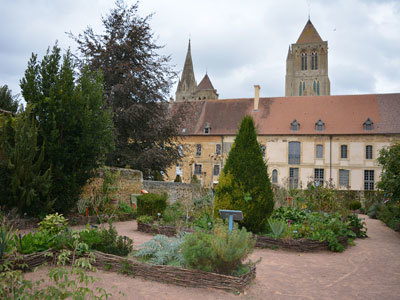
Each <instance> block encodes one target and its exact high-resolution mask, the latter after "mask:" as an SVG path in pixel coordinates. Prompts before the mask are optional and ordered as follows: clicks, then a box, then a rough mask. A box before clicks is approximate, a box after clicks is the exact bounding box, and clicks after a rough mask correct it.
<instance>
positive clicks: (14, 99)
mask: <svg viewBox="0 0 400 300" xmlns="http://www.w3.org/2000/svg"><path fill="white" fill-rule="evenodd" d="M18 104H19V100H18V95H13V94H12V91H11V90H10V89H9V88H8V86H7V85H6V84H5V85H3V86H0V109H4V110H7V111H11V112H13V113H15V112H17V109H18Z"/></svg>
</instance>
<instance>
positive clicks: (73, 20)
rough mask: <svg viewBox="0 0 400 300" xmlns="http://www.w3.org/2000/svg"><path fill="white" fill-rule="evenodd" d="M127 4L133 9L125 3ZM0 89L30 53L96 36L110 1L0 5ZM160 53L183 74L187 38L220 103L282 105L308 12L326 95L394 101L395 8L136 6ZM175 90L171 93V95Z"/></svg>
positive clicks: (250, 3)
mask: <svg viewBox="0 0 400 300" xmlns="http://www.w3.org/2000/svg"><path fill="white" fill-rule="evenodd" d="M127 3H133V1H127ZM0 5H1V6H0V7H1V10H0V85H3V84H7V85H8V86H9V87H10V88H11V89H12V91H13V93H14V94H15V93H19V92H20V88H19V81H20V79H21V78H22V77H23V76H24V71H25V69H26V67H27V63H28V60H29V58H30V56H31V53H32V52H34V53H37V54H38V55H39V58H40V59H41V58H42V57H43V55H44V53H45V51H46V49H47V47H48V46H52V45H54V43H55V41H56V40H58V43H59V46H61V48H62V49H67V48H69V47H70V48H71V50H72V51H75V48H76V44H75V42H74V41H72V40H71V39H70V38H69V37H67V35H66V34H65V32H69V31H71V32H72V33H74V34H79V33H82V32H83V30H84V29H85V28H86V27H87V26H88V25H90V26H91V27H93V28H94V30H95V31H96V32H101V30H102V27H101V16H104V15H106V14H107V13H108V11H109V10H110V8H112V7H113V6H114V2H113V1H111V0H68V1H67V0H0ZM139 11H140V14H141V15H142V16H145V15H148V14H150V13H154V16H153V17H152V19H151V21H150V24H151V27H152V29H153V32H154V34H155V36H156V37H157V43H158V44H162V45H165V48H164V49H163V50H162V51H161V53H162V54H168V55H171V64H173V65H174V66H175V67H174V68H175V70H176V71H177V72H179V74H180V72H181V71H182V68H183V63H184V60H185V56H186V51H187V44H188V39H189V37H191V41H192V58H193V64H194V69H195V76H196V80H197V83H199V82H200V80H201V79H202V78H203V76H204V74H205V73H206V71H207V72H208V75H209V77H210V79H211V81H212V83H213V85H214V87H215V88H216V89H217V90H218V93H219V95H220V98H221V99H224V98H241V97H253V95H254V91H253V90H254V88H253V85H254V84H259V85H260V86H261V96H263V97H270V96H271V97H273V96H284V93H285V90H284V88H285V86H284V83H285V63H286V55H287V50H288V46H289V44H291V43H295V42H296V40H297V38H298V37H299V35H300V33H301V31H302V30H303V28H304V26H305V24H306V22H307V19H308V14H309V12H310V16H311V21H312V22H313V24H314V26H315V28H316V29H317V31H318V32H319V34H320V36H321V38H322V39H323V40H324V41H328V47H329V52H328V53H329V78H330V81H331V94H332V95H342V94H366V93H392V92H397V93H398V92H400V1H399V0H393V1H385V0H376V1H373V0H339V1H333V0H332V1H325V0H319V1H318V0H308V1H307V0H279V1H278V0H168V1H167V0H142V1H141V2H140V4H139ZM175 90H176V85H174V86H173V88H172V89H171V93H170V94H171V95H174V94H175Z"/></svg>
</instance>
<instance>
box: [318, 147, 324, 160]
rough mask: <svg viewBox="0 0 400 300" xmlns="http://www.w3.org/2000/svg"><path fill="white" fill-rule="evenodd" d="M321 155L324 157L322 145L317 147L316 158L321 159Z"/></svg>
mask: <svg viewBox="0 0 400 300" xmlns="http://www.w3.org/2000/svg"><path fill="white" fill-rule="evenodd" d="M323 155H324V146H323V145H317V148H316V157H317V158H323Z"/></svg>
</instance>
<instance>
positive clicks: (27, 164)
mask: <svg viewBox="0 0 400 300" xmlns="http://www.w3.org/2000/svg"><path fill="white" fill-rule="evenodd" d="M1 137H2V140H1V148H2V149H3V151H4V153H5V156H6V160H5V165H3V166H2V170H3V172H4V174H2V175H3V176H4V177H3V178H2V183H3V184H2V189H3V191H1V193H2V196H1V200H0V205H5V206H7V207H8V208H13V207H17V208H18V211H19V212H20V213H28V214H30V215H35V214H36V215H37V214H39V213H41V212H43V211H46V209H50V207H51V206H52V202H51V200H50V197H49V191H50V186H51V173H50V169H49V168H48V169H44V168H43V166H44V161H43V160H44V147H43V145H41V146H40V144H39V143H38V128H37V125H36V124H35V121H34V120H33V118H32V116H31V115H30V110H29V109H28V110H27V111H25V112H22V113H21V114H19V115H18V116H17V117H16V118H15V119H14V118H13V117H11V116H8V119H7V121H6V122H5V124H4V126H3V127H2V130H1ZM3 167H4V168H3Z"/></svg>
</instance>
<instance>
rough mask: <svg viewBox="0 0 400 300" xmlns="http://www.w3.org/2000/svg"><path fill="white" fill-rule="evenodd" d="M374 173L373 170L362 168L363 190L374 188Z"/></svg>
mask: <svg viewBox="0 0 400 300" xmlns="http://www.w3.org/2000/svg"><path fill="white" fill-rule="evenodd" d="M374 175H375V174H374V170H364V190H371V191H373V190H374V189H375V182H374V177H375V176H374Z"/></svg>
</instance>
